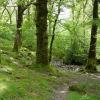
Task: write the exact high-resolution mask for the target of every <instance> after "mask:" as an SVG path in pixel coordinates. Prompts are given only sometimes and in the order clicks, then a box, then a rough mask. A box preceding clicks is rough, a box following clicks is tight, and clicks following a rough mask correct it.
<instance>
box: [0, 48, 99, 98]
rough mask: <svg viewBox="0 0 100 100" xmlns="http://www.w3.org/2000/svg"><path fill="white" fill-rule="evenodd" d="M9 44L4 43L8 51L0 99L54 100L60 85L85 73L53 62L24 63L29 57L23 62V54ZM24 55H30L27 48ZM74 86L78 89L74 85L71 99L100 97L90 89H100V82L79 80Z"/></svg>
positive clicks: (0, 73) (0, 71) (0, 69)
mask: <svg viewBox="0 0 100 100" xmlns="http://www.w3.org/2000/svg"><path fill="white" fill-rule="evenodd" d="M7 48H9V47H7ZM7 48H3V47H2V49H4V51H7V50H8V51H7V52H5V53H4V54H2V55H1V64H0V100H53V95H54V89H56V87H58V86H60V85H62V84H63V83H67V82H68V80H69V79H70V78H73V77H74V78H77V77H78V76H80V75H81V73H76V72H67V71H66V72H65V71H60V70H57V69H56V68H54V67H53V66H48V67H47V66H46V67H43V66H41V65H38V66H37V65H32V66H28V67H26V66H24V62H25V64H26V62H27V61H28V60H27V59H26V57H24V58H25V59H24V60H23V61H24V62H22V59H23V56H22V58H21V56H20V59H19V58H16V54H14V53H12V52H11V49H10V48H9V49H7ZM6 49H7V50H6ZM23 55H24V56H26V52H24V54H23ZM10 58H11V59H13V60H11V59H10ZM15 62H17V63H18V64H16V63H15ZM98 68H99V66H98ZM69 84H70V83H69ZM73 88H74V91H72V90H73V89H72V90H71V91H70V92H69V94H68V100H100V96H99V95H96V94H91V93H89V92H90V91H88V90H89V89H94V90H96V89H97V90H99V89H100V85H99V83H98V82H93V81H88V82H86V83H79V84H77V85H74V86H73ZM82 91H85V92H82ZM96 92H97V91H96Z"/></svg>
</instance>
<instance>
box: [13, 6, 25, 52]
mask: <svg viewBox="0 0 100 100" xmlns="http://www.w3.org/2000/svg"><path fill="white" fill-rule="evenodd" d="M23 12H24V10H23V5H22V4H18V12H17V18H16V19H17V20H16V21H17V26H16V27H17V29H16V36H15V42H14V47H13V51H16V52H18V50H19V48H20V47H21V44H22V40H21V39H22V22H23Z"/></svg>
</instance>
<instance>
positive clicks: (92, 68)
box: [86, 58, 97, 73]
mask: <svg viewBox="0 0 100 100" xmlns="http://www.w3.org/2000/svg"><path fill="white" fill-rule="evenodd" d="M86 71H87V72H92V73H95V72H97V68H96V59H93V58H92V59H91V58H90V59H88V62H87V65H86Z"/></svg>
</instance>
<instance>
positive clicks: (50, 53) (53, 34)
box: [49, 0, 61, 62]
mask: <svg viewBox="0 0 100 100" xmlns="http://www.w3.org/2000/svg"><path fill="white" fill-rule="evenodd" d="M60 7H61V0H59V4H58V13H57V15H56V18H55V21H54V25H53V32H52V38H51V42H50V50H49V62H51V59H52V49H53V42H54V39H55V29H56V24H57V21H58V17H59V14H60Z"/></svg>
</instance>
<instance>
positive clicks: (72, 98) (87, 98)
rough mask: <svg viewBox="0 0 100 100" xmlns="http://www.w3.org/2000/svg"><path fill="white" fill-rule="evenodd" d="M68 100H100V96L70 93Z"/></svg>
mask: <svg viewBox="0 0 100 100" xmlns="http://www.w3.org/2000/svg"><path fill="white" fill-rule="evenodd" d="M67 98H68V100H100V96H96V95H93V94H91V95H90V94H81V93H78V92H73V91H70V92H69V94H68V97H67Z"/></svg>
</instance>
